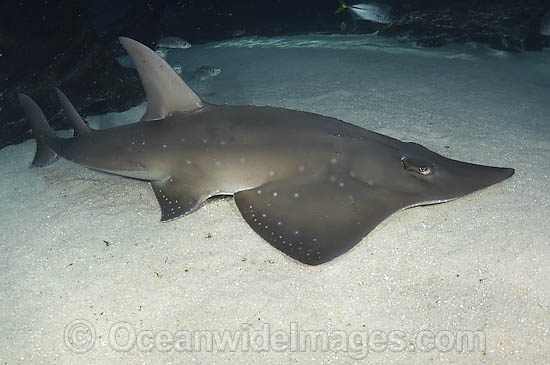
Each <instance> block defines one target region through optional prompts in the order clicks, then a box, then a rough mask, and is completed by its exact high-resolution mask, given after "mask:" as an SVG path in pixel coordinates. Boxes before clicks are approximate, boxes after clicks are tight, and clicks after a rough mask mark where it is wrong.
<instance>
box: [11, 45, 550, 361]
mask: <svg viewBox="0 0 550 365" xmlns="http://www.w3.org/2000/svg"><path fill="white" fill-rule="evenodd" d="M549 56H550V52H548V50H547V51H545V52H542V53H526V54H521V55H520V54H503V53H498V52H492V51H489V50H487V49H485V48H483V47H479V48H474V47H470V46H463V47H460V48H458V47H455V48H444V49H417V48H412V47H409V46H406V45H403V44H401V45H400V44H399V43H397V42H396V41H388V40H383V39H380V38H377V37H374V36H370V37H320V36H309V37H292V38H287V39H282V38H273V39H265V40H254V39H243V40H240V41H237V42H226V43H217V44H208V45H204V46H196V47H193V48H191V49H189V50H182V51H178V52H172V53H171V54H170V55H169V61H170V62H176V61H179V62H181V63H182V64H183V66H184V68H188V69H193V68H195V67H197V66H200V65H203V64H206V65H214V66H219V67H220V68H222V70H223V72H222V74H221V75H220V76H219V77H217V78H215V79H212V80H210V81H208V82H205V83H191V85H192V86H194V87H195V88H196V90H197V91H198V92H199V93H200V94H201V95H202V96H203V97H204V98H205V99H206V100H207V101H210V102H214V103H229V104H257V105H265V104H270V105H277V106H284V107H289V108H295V109H303V110H308V111H312V112H317V113H320V114H324V115H330V116H335V117H338V118H340V119H343V120H345V121H348V122H351V123H355V124H357V125H360V126H362V127H365V128H368V129H372V130H375V131H378V132H381V133H385V134H388V135H391V136H393V137H396V138H400V139H403V140H407V141H415V142H418V143H421V144H423V145H425V146H426V147H428V148H430V149H433V150H435V151H437V152H440V153H442V154H444V155H446V156H449V157H452V158H456V159H460V160H465V161H469V162H476V163H481V164H487V165H496V166H506V167H514V168H515V169H516V174H515V175H514V176H513V177H512V178H511V179H509V180H507V181H505V182H503V183H500V184H498V185H495V186H492V187H490V188H488V189H485V190H483V191H480V192H477V193H474V194H471V195H469V196H467V197H464V198H461V199H458V200H456V201H454V202H451V203H446V204H441V205H438V206H430V207H419V208H414V209H410V210H407V211H404V212H400V213H398V214H396V215H394V216H393V217H391V218H390V219H388V220H386V221H385V222H383V223H382V224H381V225H380V226H379V227H377V228H376V229H375V230H374V231H373V232H372V233H370V234H369V235H368V236H367V237H366V238H365V239H364V240H363V241H362V242H361V243H360V244H359V245H358V246H357V247H356V248H355V249H354V250H352V251H351V252H349V253H347V254H345V255H343V256H342V257H340V258H338V259H336V260H334V261H332V262H330V263H328V264H325V265H321V266H319V267H306V266H304V265H301V264H298V263H296V262H294V261H292V260H290V259H288V258H287V257H286V256H285V255H284V254H282V253H281V252H279V251H277V250H276V249H274V248H272V247H271V246H270V245H269V244H268V243H267V242H265V241H263V240H262V239H261V238H260V237H259V236H258V235H256V234H255V233H254V231H252V229H251V228H250V227H248V225H247V224H246V223H245V221H244V220H243V219H242V218H241V216H240V214H239V212H238V210H237V208H236V206H235V203H234V201H233V200H232V199H229V198H227V199H217V200H213V201H210V202H207V203H206V204H204V206H203V207H202V208H201V209H200V210H198V211H197V212H196V213H193V214H191V215H190V216H188V217H185V218H182V219H179V220H176V221H173V222H170V223H163V224H161V223H160V222H159V217H160V212H159V208H158V206H157V203H156V201H155V198H154V195H153V192H152V190H151V188H150V187H149V184H147V183H145V182H142V181H136V180H131V179H126V178H122V177H118V176H114V175H109V174H105V173H101V172H97V171H92V170H89V169H86V168H84V167H81V166H78V165H75V164H72V163H70V162H67V161H65V160H60V161H58V162H56V163H55V164H53V165H51V166H49V167H47V168H43V169H31V168H29V164H30V162H31V160H32V157H33V154H34V141H27V142H25V143H23V144H21V145H18V146H10V147H7V148H4V149H2V150H0V174H1V176H2V179H1V180H0V184H1V185H2V186H1V189H0V198H1V204H2V210H1V212H0V222H2V223H1V224H2V226H1V232H2V243H1V245H2V250H1V252H0V272H1V273H2V277H1V280H0V292H1V293H2V296H1V301H0V306H1V310H0V323H1V325H0V360H2V361H1V363H2V364H3V363H4V362H7V363H8V364H13V363H39V362H43V363H65V364H84V363H86V364H110V363H112V364H120V363H132V364H140V363H148V364H161V363H166V364H171V363H191V362H194V363H211V362H216V363H232V364H234V363H256V364H258V363H274V364H278V363H300V364H306V363H311V364H320V363H328V362H330V363H349V362H350V361H352V358H353V357H354V356H355V355H363V356H366V357H367V359H369V360H371V361H373V362H393V363H422V364H425V363H427V362H433V361H436V362H440V361H443V362H446V363H448V362H455V363H479V362H487V363H528V362H538V363H540V362H544V361H548V360H549V357H548V354H549V353H550V333H549V332H550V282H549V280H548V278H549V277H550V266H549V265H548V262H549V261H548V260H549V254H550V246H549V237H550V228H549V224H548V222H550V209H549V208H550V194H549V193H550V185H549V183H548V175H549V173H548V171H549V170H550V126H549V117H550V57H549ZM69 98H70V95H69ZM137 110H139V108H137ZM141 110H143V109H141ZM137 113H138V114H139V112H137ZM133 114H136V112H135V111H134V112H133ZM132 116H134V118H135V119H137V118H139V117H140V116H139V115H132ZM126 118H127V117H126ZM130 119H131V118H130ZM446 146H448V147H449V148H446ZM209 237H211V238H209ZM104 240H105V241H108V242H109V243H110V245H109V246H107V245H106V244H105V243H104ZM74 320H85V321H88V324H89V325H91V326H92V327H93V329H94V331H95V336H94V337H93V339H94V341H95V342H94V343H93V344H92V345H93V346H91V348H90V349H89V350H88V351H86V352H84V353H76V352H75V351H73V350H72V349H71V344H72V346H75V348H76V349H77V350H78V349H79V348H80V349H84V350H85V349H86V345H87V342H86V341H87V340H89V337H87V336H88V335H89V334H90V332H84V333H79V332H78V329H79V328H81V327H78V325H79V324H80V325H82V324H85V323H84V322H82V323H80V322H76V325H77V326H73V327H72V328H70V329H71V330H74V331H73V332H72V335H73V336H75V337H74V338H73V340H72V342H71V341H69V343H66V340H65V331H66V330H68V329H69V328H68V327H67V326H68V325H69V324H70V323H71V321H74ZM124 323H126V324H124ZM73 324H74V323H73ZM124 326H130V327H131V328H133V331H135V332H134V333H135V334H136V335H139V336H138V339H136V343H138V344H140V345H139V346H138V345H137V344H136V345H135V346H133V347H132V348H131V349H129V350H125V349H124V348H123V345H124V344H125V342H127V340H128V339H127V338H126V336H125V334H126V333H127V332H125V331H124V330H122V329H120V328H124ZM117 328H118V329H119V330H118V332H117V331H115V329H117ZM304 330H313V331H316V333H317V334H319V335H320V336H323V335H328V336H329V337H328V340H327V341H328V342H329V344H330V345H331V346H332V347H338V346H340V348H343V347H344V348H345V347H346V345H348V346H347V349H348V351H331V350H326V349H323V348H317V349H315V351H312V350H311V349H305V350H304V349H303V348H302V346H301V345H298V346H297V345H296V343H295V342H293V341H295V339H296V338H297V337H298V336H301V337H302V338H304V335H305V333H304V332H300V331H304ZM110 331H112V334H115V332H116V334H118V337H116V338H114V339H113V338H111V339H109V333H110ZM144 331H145V332H144ZM147 331H151V332H147ZM166 331H168V332H166ZM177 331H187V332H179V333H177ZM192 331H195V332H196V331H210V332H203V333H202V337H203V342H204V339H205V338H206V337H208V336H210V334H211V335H212V336H215V335H216V333H218V334H221V333H222V332H223V331H230V332H227V334H232V335H241V336H242V337H240V338H237V339H239V340H240V341H239V342H238V343H237V344H236V346H234V348H233V349H231V347H230V346H229V347H226V348H225V349H224V348H223V347H220V345H219V344H217V345H216V342H215V343H214V345H213V346H212V348H208V346H207V345H208V344H206V343H202V346H200V348H199V344H198V343H196V342H195V343H194V344H192V345H193V346H194V347H191V348H186V347H185V346H183V349H187V350H192V351H183V352H182V351H178V350H181V346H180V347H178V348H177V349H176V348H172V349H171V348H169V347H168V348H167V350H168V351H163V350H166V348H164V347H163V346H162V343H161V342H162V341H160V342H159V343H157V344H156V345H155V344H154V340H153V346H152V349H151V348H150V350H151V351H149V352H148V351H145V350H146V348H144V346H142V345H141V344H146V345H147V344H149V343H151V341H149V340H150V339H151V338H150V336H151V335H152V336H158V337H159V339H160V340H162V336H163V335H169V334H170V335H172V336H176V337H177V339H182V338H183V339H185V338H186V337H185V336H188V335H191V336H194V335H195V334H197V333H192ZM262 331H263V332H262ZM277 331H279V332H277ZM338 331H344V332H338ZM375 331H382V332H375ZM421 331H429V332H421ZM466 331H479V332H477V333H472V336H474V337H475V338H477V339H481V341H482V345H481V346H480V345H479V344H478V346H475V347H474V348H471V349H470V350H471V351H459V350H460V349H459V347H460V346H458V345H456V341H455V342H451V344H450V345H448V346H447V342H446V340H447V339H449V338H450V339H455V338H456V337H461V336H462V335H464V334H467V332H466ZM266 334H268V335H270V336H271V338H270V337H267V338H266ZM310 334H311V333H310ZM384 334H386V335H388V336H394V337H392V338H393V339H390V340H388V341H384V336H383V335H384ZM67 335H69V336H70V335H71V333H67ZM79 335H80V337H79ZM355 335H357V336H355ZM359 335H361V336H362V337H361V336H359ZM285 336H286V337H288V339H287V338H285ZM369 336H370V337H369ZM422 336H424V337H423V338H424V343H425V344H426V345H427V348H425V349H424V351H422V349H421V348H419V347H418V345H419V344H418V342H417V340H418V339H420V338H422ZM251 337H252V341H254V344H251V345H248V346H247V343H248V342H249V340H250V338H251ZM349 338H351V339H352V341H351V342H352V343H351V345H350V344H349V343H347V340H348V339H349ZM395 338H398V341H395ZM130 340H131V339H130ZM262 340H265V341H266V343H265V344H266V345H267V347H264V346H259V345H261V342H262ZM140 341H141V342H140ZM338 341H340V342H342V341H344V342H343V343H340V344H339V343H338ZM306 342H307V341H306ZM117 344H118V350H119V351H117V348H114V347H116V346H117ZM132 344H133V342H131V343H130V345H132ZM178 344H179V345H181V342H180V343H178ZM169 345H170V344H169ZM285 345H288V346H286V347H285ZM471 345H472V343H470V346H471ZM78 346H81V347H78ZM413 346H416V347H413ZM463 346H464V348H465V349H466V350H467V349H468V348H467V344H466V343H464V344H463ZM120 350H125V351H120ZM260 350H268V351H260ZM375 350H379V352H376V351H375Z"/></svg>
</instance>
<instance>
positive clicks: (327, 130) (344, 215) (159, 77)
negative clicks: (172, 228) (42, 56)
mask: <svg viewBox="0 0 550 365" xmlns="http://www.w3.org/2000/svg"><path fill="white" fill-rule="evenodd" d="M121 42H122V44H123V46H124V47H125V48H126V50H127V51H128V53H129V55H130V56H131V57H132V59H133V61H134V63H135V64H136V65H137V69H138V72H139V74H140V78H141V79H142V82H143V85H144V88H145V91H146V94H147V96H148V107H147V111H146V113H145V115H144V117H143V118H142V120H141V121H140V122H138V123H135V124H130V125H124V126H120V127H115V128H111V129H106V130H98V131H96V130H91V129H89V128H88V127H87V126H86V124H85V123H84V122H83V121H82V119H81V118H80V117H79V116H78V113H77V112H76V111H75V109H74V108H73V106H72V105H71V103H70V102H69V100H68V99H67V98H66V97H65V95H63V93H61V91H59V90H57V92H58V95H59V98H60V100H61V103H62V105H63V107H64V109H65V110H66V112H67V114H68V116H69V118H70V119H71V120H72V122H73V124H74V126H75V137H73V138H69V139H62V138H58V137H56V136H55V134H54V133H53V131H52V130H51V129H50V128H49V126H48V124H47V121H46V118H45V117H44V115H43V113H42V111H41V110H40V108H39V107H38V105H36V103H34V101H32V100H31V99H30V98H29V97H27V96H25V95H20V101H21V103H22V105H23V108H24V110H25V112H26V114H27V117H28V119H29V120H30V122H31V125H32V128H33V132H34V134H35V137H36V139H37V146H38V148H37V154H36V156H35V160H34V161H33V165H35V166H45V165H48V164H50V163H51V162H53V161H54V160H55V158H56V156H57V155H59V156H62V157H64V158H66V159H68V160H71V161H73V162H75V163H78V164H81V165H84V166H87V167H90V168H94V169H98V170H103V171H108V172H111V173H114V174H118V175H123V176H129V177H133V178H138V179H144V180H149V181H151V185H152V187H153V190H154V192H155V195H156V197H157V199H158V201H159V204H160V207H161V212H162V220H163V221H168V220H172V219H175V218H178V217H181V216H184V215H186V214H189V213H191V212H193V211H194V210H196V209H198V208H199V207H200V205H201V203H202V202H204V201H205V200H206V199H208V198H209V197H212V196H216V195H234V197H235V201H236V203H237V206H238V208H239V210H240V212H241V213H242V215H243V217H244V218H245V220H246V222H247V223H248V224H249V225H250V226H251V227H252V229H254V231H256V232H257V233H258V234H259V235H260V236H261V237H263V238H264V239H265V240H266V241H268V242H269V243H270V244H271V245H273V246H274V247H276V248H278V249H279V250H281V251H283V252H284V253H285V254H287V255H288V256H290V257H292V258H294V259H296V260H298V261H300V262H303V263H305V264H309V265H318V264H321V263H324V262H327V261H329V260H331V259H333V258H335V257H337V256H339V255H341V254H342V253H344V252H346V251H348V250H350V249H351V248H352V247H353V246H355V244H357V243H358V242H359V241H360V240H361V239H362V238H363V237H365V236H366V235H367V234H368V233H369V232H370V231H371V230H372V229H374V228H375V227H376V226H377V225H378V224H379V223H380V222H381V221H383V220H384V219H385V218H386V217H388V216H390V215H391V214H393V213H395V212H397V211H399V210H402V209H406V208H410V207H414V206H418V205H425V204H434V203H441V202H446V201H449V200H453V199H456V198H458V197H461V196H463V195H466V194H468V193H471V192H473V191H476V190H479V189H482V188H484V187H487V186H489V185H492V184H495V183H497V182H499V181H502V180H504V179H506V178H508V177H510V176H512V174H513V173H514V170H513V169H509V168H496V167H489V166H481V165H474V164H469V163H465V162H460V161H456V160H451V159H448V158H446V157H443V156H441V155H439V154H437V153H435V152H432V151H430V150H428V149H427V148H425V147H423V146H421V145H419V144H415V143H405V142H401V141H399V140H397V139H394V138H391V137H388V136H384V135H381V134H378V133H375V132H372V131H369V130H366V129H363V128H360V127H357V126H354V125H352V124H348V123H345V122H343V121H340V120H337V119H334V118H329V117H324V116H321V115H318V114H313V113H306V112H300V111H294V110H288V109H283V108H272V107H258V106H222V105H210V104H207V103H205V102H203V101H202V100H201V99H200V98H199V97H198V96H197V95H196V94H195V93H194V92H193V91H192V90H191V89H190V88H189V87H188V86H187V85H186V84H185V82H184V81H183V80H181V78H180V77H179V76H178V75H177V74H176V73H175V72H174V71H173V70H172V68H171V67H170V66H169V65H168V64H167V63H166V62H165V61H164V60H162V59H161V58H160V57H158V56H157V55H156V54H155V52H153V51H152V50H150V49H149V48H147V47H145V46H144V45H142V44H140V43H138V42H136V41H134V40H131V39H128V38H121Z"/></svg>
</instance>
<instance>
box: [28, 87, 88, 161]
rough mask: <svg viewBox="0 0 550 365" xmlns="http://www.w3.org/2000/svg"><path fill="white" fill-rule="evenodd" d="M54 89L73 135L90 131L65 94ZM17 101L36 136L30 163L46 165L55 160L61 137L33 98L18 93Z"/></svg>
mask: <svg viewBox="0 0 550 365" xmlns="http://www.w3.org/2000/svg"><path fill="white" fill-rule="evenodd" d="M55 91H56V92H57V96H58V97H59V101H60V102H61V106H62V107H63V109H64V110H65V114H66V115H67V118H69V120H70V121H71V123H72V125H73V128H74V133H75V135H76V136H80V135H83V134H88V133H91V132H92V129H90V128H89V127H88V126H87V125H86V123H85V122H84V121H83V120H82V118H80V115H78V112H77V111H76V109H75V108H74V106H73V105H72V104H71V102H70V101H69V99H67V97H66V96H65V94H63V92H62V91H61V90H59V89H58V88H55ZM19 102H20V103H21V105H22V106H23V110H24V111H25V115H26V116H27V119H28V120H29V123H30V124H31V128H32V133H33V135H34V138H36V153H35V155H34V160H33V161H32V164H31V165H32V166H37V167H44V166H48V165H49V164H51V163H53V162H54V161H55V160H56V158H57V153H56V152H55V146H59V144H60V142H61V140H62V139H61V138H59V137H57V136H56V135H55V132H54V131H53V129H52V128H51V127H50V125H49V123H48V120H47V119H46V116H45V115H44V113H43V112H42V109H40V107H39V106H38V104H36V103H35V102H34V100H32V99H31V98H29V97H28V96H27V95H24V94H19Z"/></svg>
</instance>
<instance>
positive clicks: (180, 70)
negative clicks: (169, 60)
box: [172, 62, 183, 75]
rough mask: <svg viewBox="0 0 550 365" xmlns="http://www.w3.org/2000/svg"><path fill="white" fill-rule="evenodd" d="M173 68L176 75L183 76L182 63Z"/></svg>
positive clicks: (174, 65) (177, 63)
mask: <svg viewBox="0 0 550 365" xmlns="http://www.w3.org/2000/svg"><path fill="white" fill-rule="evenodd" d="M172 68H173V69H174V71H176V73H177V74H178V75H181V74H182V72H183V67H182V66H181V63H179V62H176V63H174V64H173V65H172Z"/></svg>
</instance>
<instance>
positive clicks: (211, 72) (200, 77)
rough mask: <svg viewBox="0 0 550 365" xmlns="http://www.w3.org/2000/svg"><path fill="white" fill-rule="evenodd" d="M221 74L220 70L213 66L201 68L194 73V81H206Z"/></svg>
mask: <svg viewBox="0 0 550 365" xmlns="http://www.w3.org/2000/svg"><path fill="white" fill-rule="evenodd" d="M221 73H222V70H221V69H219V68H217V67H214V66H201V67H199V68H197V71H195V80H196V81H206V80H208V79H211V78H213V77H216V76H218V75H219V74H221Z"/></svg>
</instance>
